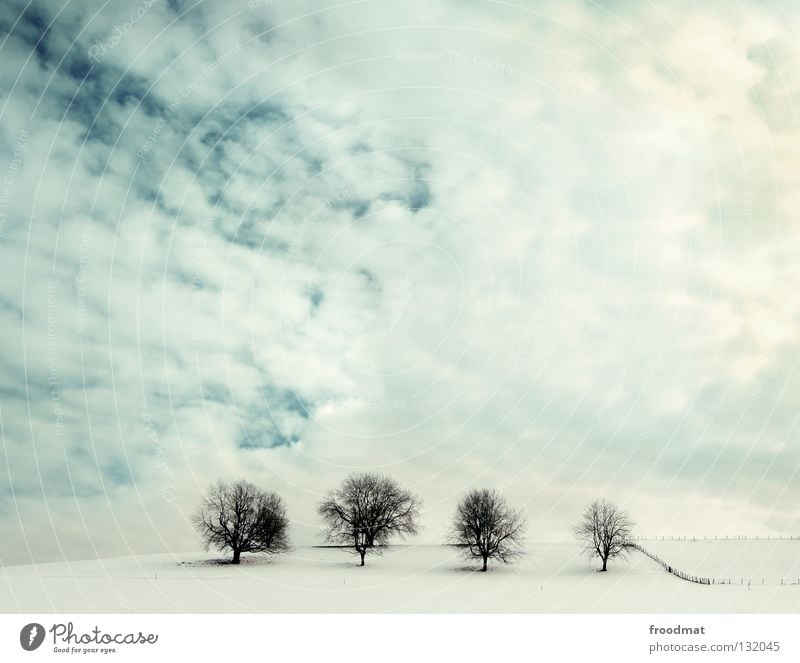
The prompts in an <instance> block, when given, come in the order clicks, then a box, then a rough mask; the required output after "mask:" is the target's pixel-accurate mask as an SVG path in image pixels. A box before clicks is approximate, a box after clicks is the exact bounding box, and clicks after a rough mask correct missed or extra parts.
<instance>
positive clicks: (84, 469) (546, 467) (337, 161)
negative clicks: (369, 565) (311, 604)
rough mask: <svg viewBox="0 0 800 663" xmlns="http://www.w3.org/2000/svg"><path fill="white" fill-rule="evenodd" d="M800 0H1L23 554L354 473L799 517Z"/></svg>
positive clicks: (178, 533) (10, 440)
mask: <svg viewBox="0 0 800 663" xmlns="http://www.w3.org/2000/svg"><path fill="white" fill-rule="evenodd" d="M799 11H800V8H798V7H796V6H795V5H792V4H791V3H788V2H777V1H769V0H768V1H765V2H744V3H741V2H722V1H721V0H719V1H713V0H711V1H704V2H694V1H689V2H676V3H669V5H665V4H664V3H649V2H624V1H619V2H602V3H601V2H597V3H595V2H590V1H582V2H578V1H575V2H566V3H565V2H536V3H525V2H522V1H521V0H517V1H508V2H506V1H494V2H478V1H476V0H471V1H467V2H456V1H455V0H431V1H429V2H425V3H397V2H388V1H383V0H354V1H349V2H339V3H335V2H305V1H296V0H293V1H291V2H289V1H288V0H250V1H249V2H236V1H233V2H227V1H226V2H212V1H210V0H205V1H203V0H200V1H194V2H183V1H182V0H172V1H167V0H142V1H141V2H139V3H136V2H120V1H116V0H111V1H109V2H89V1H72V0H65V1H64V2H60V1H59V2H57V1H55V0H52V1H38V2H37V1H32V2H22V1H17V0H11V1H6V2H4V3H3V5H2V9H0V61H2V63H3V64H2V67H0V117H1V120H0V266H2V279H0V439H2V446H1V447H0V449H2V451H1V453H2V458H0V530H2V532H3V535H2V536H0V564H2V565H8V564H19V563H27V562H30V561H47V560H60V559H84V558H94V557H108V556H116V555H128V554H140V553H142V554H144V553H149V552H160V551H174V552H180V551H188V550H195V549H198V548H199V547H200V542H199V540H198V537H197V535H196V533H195V532H194V531H193V529H192V526H191V523H190V515H191V513H192V511H193V509H194V508H195V507H196V506H197V504H198V502H199V500H200V497H201V495H202V493H203V491H204V490H205V489H206V487H207V486H208V485H209V483H211V482H212V481H215V480H217V479H225V480H231V479H238V478H244V479H247V480H250V481H253V482H254V483H256V484H257V485H259V486H261V487H263V488H264V489H267V490H274V491H276V492H278V493H279V494H280V495H282V496H283V498H284V499H285V501H286V503H287V507H288V511H289V515H290V517H291V521H292V537H293V540H294V542H295V543H297V544H308V543H319V542H321V540H320V538H319V532H320V530H319V526H320V523H319V520H318V517H317V515H316V510H315V505H316V504H317V502H318V501H319V500H320V498H321V496H322V495H323V494H324V493H325V492H326V491H327V490H329V489H331V488H333V487H335V486H336V485H337V484H338V483H339V482H340V481H341V480H342V479H343V478H344V477H345V476H346V475H347V474H348V473H349V472H351V471H378V472H381V473H385V474H389V475H391V476H393V477H395V478H396V479H397V480H398V481H400V482H401V483H402V484H404V485H405V486H407V487H409V488H411V489H413V490H414V491H415V492H416V493H417V494H418V495H419V496H420V497H421V498H422V500H423V502H424V506H423V509H422V516H421V520H422V522H421V524H422V527H423V529H422V531H421V533H420V535H419V536H418V537H416V538H414V539H413V540H412V542H414V543H422V544H433V543H439V542H441V541H442V539H443V534H444V532H445V529H446V526H447V523H448V521H449V519H450V517H451V516H452V513H453V510H454V507H455V503H456V501H457V499H458V497H459V496H460V495H461V494H462V493H463V492H464V491H465V490H468V489H470V488H477V487H495V488H498V489H499V490H501V491H502V492H503V493H504V494H505V495H506V496H507V498H508V500H509V502H510V503H512V504H513V505H514V506H517V507H520V508H522V509H524V511H525V513H526V517H527V521H528V539H529V540H530V541H532V542H535V541H539V540H542V541H544V540H563V539H569V538H570V537H571V536H572V535H571V527H572V524H573V523H574V522H575V520H576V519H577V517H578V514H579V513H580V511H581V509H582V507H583V505H584V504H585V503H586V502H587V501H589V500H592V499H595V498H598V497H604V498H607V499H610V500H612V501H614V502H616V503H617V504H619V505H620V506H621V507H623V508H624V509H626V510H627V511H628V512H629V513H630V515H631V517H632V519H633V520H634V521H635V522H636V523H637V533H639V534H640V535H659V536H660V535H701V536H702V535H726V534H727V535H739V534H750V535H756V534H765V535H766V534H781V533H782V534H795V535H796V534H800V511H798V506H797V505H798V500H799V499H800V471H799V468H800V446H799V445H798V440H797V435H798V430H797V424H798V416H799V415H800V412H798V408H797V404H798V402H799V401H798V396H800V374H799V373H798V370H797V365H798V360H799V359H800V352H799V350H800V345H798V343H800V337H799V336H798V331H800V299H798V297H797V295H796V293H797V292H800V261H798V260H797V257H798V255H800V235H798V224H800V219H798V216H797V210H798V208H799V207H800V206H799V205H798V203H799V202H800V194H799V193H798V188H797V186H796V182H797V181H798V177H799V176H800V134H799V133H798V128H799V126H800V125H798V117H797V115H796V112H798V111H796V109H800V105H799V104H800V45H798V43H797V40H796V39H795V38H794V37H793V35H796V34H797V31H798V28H800V25H798V22H799V20H800V16H798V12H799ZM793 293H795V294H793Z"/></svg>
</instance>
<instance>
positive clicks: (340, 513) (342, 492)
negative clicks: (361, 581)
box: [317, 473, 421, 566]
mask: <svg viewBox="0 0 800 663" xmlns="http://www.w3.org/2000/svg"><path fill="white" fill-rule="evenodd" d="M420 505H421V501H420V499H419V498H418V497H417V496H416V495H414V494H413V493H412V492H410V491H408V490H405V489H403V488H401V487H400V485H399V484H398V483H397V482H396V481H395V480H394V479H392V478H390V477H386V476H382V475H379V474H370V473H367V474H351V475H350V476H349V477H347V478H346V479H345V480H344V481H343V482H342V485H341V486H339V488H337V489H336V490H333V491H331V492H330V493H329V494H328V496H327V497H326V498H325V499H324V500H323V501H322V502H320V504H319V506H318V508H317V511H318V512H319V515H320V516H321V517H322V520H323V521H324V523H325V528H326V530H325V536H326V539H327V540H328V541H330V542H331V543H339V544H344V545H348V546H352V547H353V549H354V550H355V552H356V554H358V555H359V556H360V557H361V566H364V557H365V556H366V554H367V552H368V551H370V550H373V549H375V548H376V546H382V545H386V544H387V543H388V542H389V539H391V537H392V536H395V535H398V536H401V537H403V536H405V535H407V534H416V533H417V520H418V518H419V507H420Z"/></svg>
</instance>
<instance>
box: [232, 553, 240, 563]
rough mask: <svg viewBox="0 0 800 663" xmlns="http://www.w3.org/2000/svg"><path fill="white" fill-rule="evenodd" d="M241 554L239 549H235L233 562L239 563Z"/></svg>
mask: <svg viewBox="0 0 800 663" xmlns="http://www.w3.org/2000/svg"><path fill="white" fill-rule="evenodd" d="M241 554H242V553H241V552H240V551H239V550H234V551H233V562H232V563H233V564H238V563H239V556H240V555H241Z"/></svg>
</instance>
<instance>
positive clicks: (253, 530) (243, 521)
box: [193, 481, 289, 564]
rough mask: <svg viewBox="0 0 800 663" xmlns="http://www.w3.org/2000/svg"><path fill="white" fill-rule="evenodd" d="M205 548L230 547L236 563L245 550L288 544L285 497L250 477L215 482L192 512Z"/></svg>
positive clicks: (273, 548) (280, 547)
mask: <svg viewBox="0 0 800 663" xmlns="http://www.w3.org/2000/svg"><path fill="white" fill-rule="evenodd" d="M193 521H194V524H195V527H197V529H198V531H199V532H200V536H201V537H202V539H203V543H204V544H205V548H206V550H208V549H209V548H212V547H213V548H216V549H217V550H220V551H223V550H230V551H231V552H232V553H233V559H232V563H233V564H238V563H239V561H240V557H241V554H242V553H243V552H266V553H276V552H283V551H285V550H288V548H289V536H288V535H289V519H288V518H287V517H286V508H285V507H284V505H283V500H282V499H281V498H280V497H279V496H278V495H276V494H275V493H267V492H263V491H261V490H259V489H258V488H256V487H255V486H254V485H253V484H252V483H249V482H247V481H235V482H233V483H226V482H224V481H218V482H217V483H215V484H212V485H211V486H210V487H209V489H208V492H207V493H206V495H205V497H204V498H203V501H202V503H201V504H200V506H199V507H198V509H197V511H196V512H195V514H194V516H193Z"/></svg>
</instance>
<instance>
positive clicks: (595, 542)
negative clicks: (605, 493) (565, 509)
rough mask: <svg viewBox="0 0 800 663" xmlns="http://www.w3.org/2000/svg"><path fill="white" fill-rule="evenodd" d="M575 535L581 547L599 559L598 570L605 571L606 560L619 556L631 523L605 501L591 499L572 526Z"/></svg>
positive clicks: (618, 510) (628, 539) (621, 553)
mask: <svg viewBox="0 0 800 663" xmlns="http://www.w3.org/2000/svg"><path fill="white" fill-rule="evenodd" d="M574 531H575V536H576V537H577V538H578V541H580V543H581V544H582V546H583V550H584V551H585V552H586V553H588V554H589V555H592V556H595V555H596V556H597V557H599V558H600V559H601V560H602V561H603V568H601V569H600V570H601V571H606V570H607V567H608V560H609V559H613V558H614V557H620V556H623V555H624V554H625V552H626V550H627V545H628V543H629V542H630V539H631V532H632V531H633V522H632V521H631V519H630V517H629V516H628V514H627V513H625V511H623V510H622V509H620V508H619V507H617V506H616V505H615V504H612V503H611V502H607V501H606V500H595V501H594V502H592V503H591V504H588V505H587V506H586V508H585V509H584V510H583V515H582V516H581V519H580V521H579V522H578V524H577V525H575V528H574Z"/></svg>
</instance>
